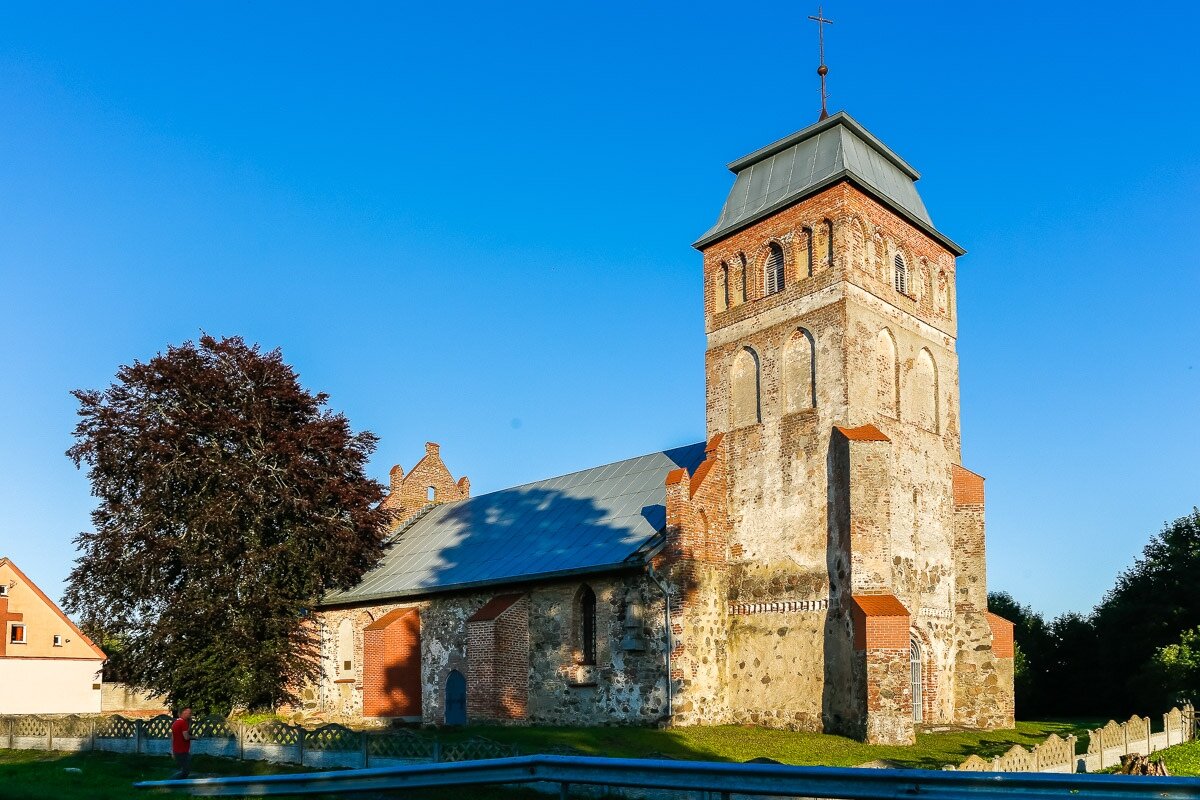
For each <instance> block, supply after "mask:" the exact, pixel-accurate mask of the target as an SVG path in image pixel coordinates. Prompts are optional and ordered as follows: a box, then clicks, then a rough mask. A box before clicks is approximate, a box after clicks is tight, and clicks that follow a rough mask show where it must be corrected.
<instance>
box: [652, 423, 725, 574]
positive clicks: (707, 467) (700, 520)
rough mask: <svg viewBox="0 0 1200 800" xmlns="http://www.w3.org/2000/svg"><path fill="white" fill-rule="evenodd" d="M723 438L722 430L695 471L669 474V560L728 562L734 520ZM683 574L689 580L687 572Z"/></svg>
mask: <svg viewBox="0 0 1200 800" xmlns="http://www.w3.org/2000/svg"><path fill="white" fill-rule="evenodd" d="M723 442H724V437H723V436H721V435H720V434H718V435H716V436H714V437H713V438H712V440H711V441H710V442H709V443H708V445H707V446H706V447H705V457H704V461H702V462H701V463H700V465H699V466H698V467H696V473H695V474H694V475H692V476H690V477H689V476H688V471H687V470H686V469H674V470H671V471H670V472H669V473H668V474H667V481H666V484H667V499H666V502H667V547H666V549H665V558H664V560H665V561H666V562H668V563H676V562H679V561H685V562H686V561H702V562H707V563H711V564H723V563H725V560H726V553H725V550H726V544H727V542H728V541H729V533H730V521H729V498H728V485H727V479H726V468H725V456H724V447H723ZM681 577H682V578H684V581H683V582H684V584H686V583H687V580H686V576H681Z"/></svg>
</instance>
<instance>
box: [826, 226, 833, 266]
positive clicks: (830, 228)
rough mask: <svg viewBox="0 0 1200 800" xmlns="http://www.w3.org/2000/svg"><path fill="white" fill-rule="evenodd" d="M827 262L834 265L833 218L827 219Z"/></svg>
mask: <svg viewBox="0 0 1200 800" xmlns="http://www.w3.org/2000/svg"><path fill="white" fill-rule="evenodd" d="M825 263H826V264H828V265H829V266H830V267H832V266H833V220H831V219H827V220H825Z"/></svg>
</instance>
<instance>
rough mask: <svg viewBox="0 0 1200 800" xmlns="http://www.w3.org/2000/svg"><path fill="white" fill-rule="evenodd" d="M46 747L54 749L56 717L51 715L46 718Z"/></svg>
mask: <svg viewBox="0 0 1200 800" xmlns="http://www.w3.org/2000/svg"><path fill="white" fill-rule="evenodd" d="M46 749H47V750H53V749H54V718H53V717H50V718H49V719H47V720H46Z"/></svg>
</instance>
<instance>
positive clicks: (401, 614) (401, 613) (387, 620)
mask: <svg viewBox="0 0 1200 800" xmlns="http://www.w3.org/2000/svg"><path fill="white" fill-rule="evenodd" d="M416 613H417V607H416V606H409V607H408V608H396V609H393V610H391V611H389V612H388V613H386V614H384V615H383V616H382V617H380V618H379V619H377V620H375V621H374V622H372V623H371V624H370V625H368V626H367V627H366V628H363V630H367V631H386V630H387V629H388V628H390V627H392V625H393V624H395V623H397V622H399V621H400V620H402V619H404V618H405V617H409V616H413V615H415V614H416Z"/></svg>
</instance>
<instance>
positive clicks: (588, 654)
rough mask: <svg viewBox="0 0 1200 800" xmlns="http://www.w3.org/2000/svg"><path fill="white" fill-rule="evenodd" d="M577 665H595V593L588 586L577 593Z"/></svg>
mask: <svg viewBox="0 0 1200 800" xmlns="http://www.w3.org/2000/svg"><path fill="white" fill-rule="evenodd" d="M579 663H580V664H595V663H596V593H595V592H593V591H592V587H590V586H584V587H583V589H582V591H580V593H579Z"/></svg>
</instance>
